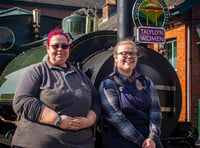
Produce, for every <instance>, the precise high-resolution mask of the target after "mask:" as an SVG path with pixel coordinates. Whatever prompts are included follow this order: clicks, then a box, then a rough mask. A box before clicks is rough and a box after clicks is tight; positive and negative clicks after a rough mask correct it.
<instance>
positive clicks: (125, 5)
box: [117, 0, 135, 41]
mask: <svg viewBox="0 0 200 148" xmlns="http://www.w3.org/2000/svg"><path fill="white" fill-rule="evenodd" d="M134 3H135V0H117V15H118V16H117V40H118V41H121V40H124V39H126V38H128V37H134V35H133V33H134V32H133V30H134V29H133V28H134V25H133V20H132V7H133V4H134Z"/></svg>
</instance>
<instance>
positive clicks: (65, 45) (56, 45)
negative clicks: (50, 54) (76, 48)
mask: <svg viewBox="0 0 200 148" xmlns="http://www.w3.org/2000/svg"><path fill="white" fill-rule="evenodd" d="M49 46H51V47H52V48H53V49H54V50H57V49H58V48H62V49H63V50H66V49H68V48H69V46H70V45H69V44H62V45H59V44H55V45H49Z"/></svg>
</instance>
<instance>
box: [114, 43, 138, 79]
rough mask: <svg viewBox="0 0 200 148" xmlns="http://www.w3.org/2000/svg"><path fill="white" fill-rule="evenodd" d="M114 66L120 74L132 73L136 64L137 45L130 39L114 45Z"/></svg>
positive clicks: (128, 74) (127, 74)
mask: <svg viewBox="0 0 200 148" xmlns="http://www.w3.org/2000/svg"><path fill="white" fill-rule="evenodd" d="M114 60H115V66H116V68H117V70H118V72H119V73H120V74H122V75H123V76H126V77H130V76H131V75H132V72H133V70H134V69H135V67H136V64H137V60H138V57H137V47H136V45H135V44H134V43H133V42H132V41H122V42H121V43H119V44H118V45H117V46H116V49H115V54H114Z"/></svg>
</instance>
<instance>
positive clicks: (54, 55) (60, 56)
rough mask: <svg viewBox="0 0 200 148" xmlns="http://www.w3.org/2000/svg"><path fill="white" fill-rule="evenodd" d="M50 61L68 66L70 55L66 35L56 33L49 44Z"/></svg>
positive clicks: (61, 65) (57, 64)
mask: <svg viewBox="0 0 200 148" xmlns="http://www.w3.org/2000/svg"><path fill="white" fill-rule="evenodd" d="M47 52H48V54H49V61H50V62H51V64H53V65H56V66H60V67H66V61H67V59H68V57H69V42H68V40H67V38H66V37H65V36H64V35H54V36H52V37H51V39H50V41H49V45H47Z"/></svg>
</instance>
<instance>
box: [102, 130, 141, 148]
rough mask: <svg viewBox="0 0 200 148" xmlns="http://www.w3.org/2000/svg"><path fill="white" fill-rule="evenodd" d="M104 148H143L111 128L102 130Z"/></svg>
mask: <svg viewBox="0 0 200 148" xmlns="http://www.w3.org/2000/svg"><path fill="white" fill-rule="evenodd" d="M102 143H103V148H141V147H140V146H138V145H137V144H135V143H133V142H131V141H128V140H126V139H125V138H124V137H123V136H121V135H120V134H118V133H116V132H115V131H113V130H111V129H108V128H106V129H103V130H102Z"/></svg>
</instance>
